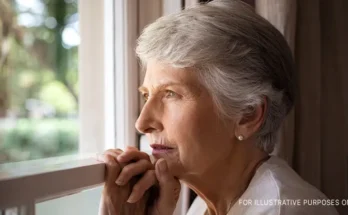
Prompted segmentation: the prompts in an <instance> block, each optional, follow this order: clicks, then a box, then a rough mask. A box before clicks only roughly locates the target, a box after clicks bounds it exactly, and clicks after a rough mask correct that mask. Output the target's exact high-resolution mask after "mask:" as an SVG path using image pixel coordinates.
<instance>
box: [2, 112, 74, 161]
mask: <svg viewBox="0 0 348 215" xmlns="http://www.w3.org/2000/svg"><path fill="white" fill-rule="evenodd" d="M77 123H78V122H77V121H76V120H73V119H71V120H70V119H64V120H63V119H44V120H28V119H20V120H18V121H17V122H16V125H15V126H14V127H11V128H5V129H3V130H2V133H1V134H0V155H1V156H0V158H1V157H2V158H3V160H2V161H1V160H0V163H1V162H11V161H21V160H30V159H39V158H45V157H52V156H61V155H67V154H72V153H75V152H77V150H78V124H77Z"/></svg>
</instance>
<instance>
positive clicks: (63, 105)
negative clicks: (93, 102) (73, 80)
mask: <svg viewBox="0 0 348 215" xmlns="http://www.w3.org/2000/svg"><path fill="white" fill-rule="evenodd" d="M39 98H40V100H41V101H43V102H46V103H48V104H50V105H52V106H53V107H55V109H56V111H57V112H58V113H61V114H62V113H74V112H76V108H77V107H76V102H75V100H74V97H73V96H72V95H71V94H70V93H69V91H68V90H67V89H66V88H65V86H64V85H63V84H62V83H61V82H59V81H52V82H49V83H47V84H45V85H44V86H42V88H41V91H40V94H39Z"/></svg>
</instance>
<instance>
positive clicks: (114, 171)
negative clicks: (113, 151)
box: [103, 155, 121, 184]
mask: <svg viewBox="0 0 348 215" xmlns="http://www.w3.org/2000/svg"><path fill="white" fill-rule="evenodd" d="M103 159H104V162H105V164H106V182H107V183H108V184H110V183H113V182H114V181H115V180H116V179H117V178H118V176H119V174H120V172H121V165H119V164H118V162H117V161H116V160H115V158H114V157H113V156H111V155H104V156H103Z"/></svg>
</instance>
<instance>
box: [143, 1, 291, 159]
mask: <svg viewBox="0 0 348 215" xmlns="http://www.w3.org/2000/svg"><path fill="white" fill-rule="evenodd" d="M136 52H137V54H138V56H139V58H140V61H141V63H142V65H143V66H146V63H147V62H148V61H149V60H150V59H154V60H158V61H159V62H164V63H168V64H170V65H172V66H174V67H178V68H188V67H189V68H194V69H195V70H196V71H197V72H198V74H199V77H200V79H201V81H202V83H203V84H204V85H205V86H206V87H207V89H209V91H210V93H211V94H212V97H213V99H214V102H215V103H216V106H217V108H218V110H219V113H220V114H221V115H222V116H224V117H225V119H233V118H234V117H236V116H242V115H245V114H251V113H252V112H253V111H254V108H255V107H256V106H258V105H261V104H262V103H263V102H264V101H265V99H266V100H267V108H266V113H265V118H264V121H263V123H262V125H261V127H260V129H259V131H258V132H257V134H256V135H257V137H258V140H259V141H258V143H257V146H258V147H259V148H261V149H262V150H264V151H265V152H268V153H270V152H272V151H273V149H274V145H275V143H276V142H277V139H278V135H277V133H278V130H279V128H280V126H281V124H282V122H283V120H284V118H285V117H286V115H287V114H288V112H289V111H290V110H291V108H292V106H293V103H294V96H295V95H294V94H295V93H294V91H295V86H294V85H295V81H294V63H293V59H292V55H291V51H290V48H289V47H288V44H287V42H286V41H285V39H284V37H283V36H282V35H281V33H280V32H279V31H278V30H277V29H276V28H275V27H273V26H272V25H271V24H270V23H269V22H268V21H267V20H265V19H263V18H262V17H261V16H259V15H257V14H256V13H255V12H254V10H253V9H252V8H251V7H250V6H248V5H246V4H245V3H243V2H241V1H237V0H215V1H212V2H210V3H208V4H202V5H198V6H195V7H192V8H188V9H185V10H183V11H181V12H179V13H176V14H171V15H168V16H164V17H161V18H159V19H158V20H157V21H155V22H154V23H152V24H151V25H149V26H147V27H146V28H145V29H144V31H143V33H142V34H141V36H140V37H139V39H138V46H137V48H136Z"/></svg>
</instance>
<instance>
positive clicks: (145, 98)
mask: <svg viewBox="0 0 348 215" xmlns="http://www.w3.org/2000/svg"><path fill="white" fill-rule="evenodd" d="M142 95H143V98H144V100H145V102H146V101H147V100H148V99H149V94H148V93H143V94H142Z"/></svg>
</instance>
